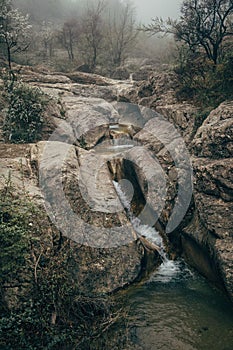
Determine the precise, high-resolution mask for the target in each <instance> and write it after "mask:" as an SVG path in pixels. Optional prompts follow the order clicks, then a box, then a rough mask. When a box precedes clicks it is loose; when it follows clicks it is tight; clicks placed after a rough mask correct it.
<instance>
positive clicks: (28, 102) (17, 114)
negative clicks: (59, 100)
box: [3, 82, 48, 143]
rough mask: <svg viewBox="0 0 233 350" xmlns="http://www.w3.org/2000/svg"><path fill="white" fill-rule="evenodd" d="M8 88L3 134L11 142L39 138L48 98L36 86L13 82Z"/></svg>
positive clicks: (30, 140) (29, 140)
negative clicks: (7, 104)
mask: <svg viewBox="0 0 233 350" xmlns="http://www.w3.org/2000/svg"><path fill="white" fill-rule="evenodd" d="M7 90H8V101H9V106H8V111H7V115H6V118H5V123H4V127H3V130H4V136H5V139H6V140H7V141H10V142H12V143H27V142H28V143H30V142H35V141H38V140H40V138H41V134H42V128H43V125H44V115H43V114H44V111H45V106H46V104H47V102H48V99H47V98H46V96H45V95H44V94H43V92H42V91H41V90H40V89H38V88H32V87H30V86H28V85H25V84H22V83H17V82H16V83H15V84H14V85H13V87H12V89H10V90H9V89H7Z"/></svg>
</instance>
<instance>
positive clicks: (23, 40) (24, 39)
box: [0, 0, 31, 70]
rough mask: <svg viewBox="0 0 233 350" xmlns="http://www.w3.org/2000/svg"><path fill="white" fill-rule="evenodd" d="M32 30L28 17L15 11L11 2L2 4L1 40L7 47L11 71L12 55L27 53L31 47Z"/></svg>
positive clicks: (2, 2)
mask: <svg viewBox="0 0 233 350" xmlns="http://www.w3.org/2000/svg"><path fill="white" fill-rule="evenodd" d="M30 29H31V25H29V23H28V15H26V16H24V15H22V14H21V13H20V11H19V10H18V9H13V8H12V6H11V1H10V0H5V1H1V2H0V40H1V42H2V44H3V46H4V47H5V50H6V57H7V61H8V66H9V69H10V70H11V64H12V54H13V53H16V52H22V51H25V50H27V49H28V47H29V45H30Z"/></svg>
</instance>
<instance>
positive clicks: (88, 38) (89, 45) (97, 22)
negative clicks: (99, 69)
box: [82, 0, 105, 71]
mask: <svg viewBox="0 0 233 350" xmlns="http://www.w3.org/2000/svg"><path fill="white" fill-rule="evenodd" d="M104 8H105V2H104V1H103V0H99V1H98V3H97V5H94V4H88V8H87V10H86V12H85V13H84V16H83V20H82V37H83V40H84V45H85V46H86V51H87V55H88V57H87V58H86V59H87V63H88V65H89V67H90V70H91V71H94V70H95V67H96V64H97V59H98V56H99V54H100V51H101V48H102V43H103V38H104V21H103V18H102V13H103V11H104Z"/></svg>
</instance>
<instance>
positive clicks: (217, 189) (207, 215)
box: [184, 102, 233, 297]
mask: <svg viewBox="0 0 233 350" xmlns="http://www.w3.org/2000/svg"><path fill="white" fill-rule="evenodd" d="M232 136H233V102H225V103H222V104H221V105H220V106H219V107H218V108H216V109H215V110H213V111H212V112H211V113H210V115H209V116H208V118H207V119H206V120H205V122H204V123H203V125H202V126H201V127H200V128H199V129H198V131H197V134H196V136H195V138H194V140H193V143H192V146H193V151H194V154H195V156H194V157H193V168H194V201H195V211H194V217H193V220H192V222H191V224H190V225H189V226H187V227H186V228H185V229H184V234H185V236H186V238H188V239H190V241H189V247H187V245H186V246H185V253H186V257H187V258H188V260H189V261H190V262H191V263H192V264H193V265H195V266H196V265H198V259H199V261H200V260H201V258H200V257H201V256H202V257H203V256H204V255H205V256H207V255H208V256H209V257H210V258H211V259H210V260H209V263H208V264H209V270H212V273H213V269H214V270H215V271H217V274H218V279H220V280H223V281H224V284H225V288H226V289H227V291H228V293H229V294H230V296H231V297H233V264H232V261H233V233H232V228H233V205H232V202H233V158H232V149H233V142H232V140H233V139H232ZM190 242H193V244H191V243H190ZM190 244H191V246H192V247H194V246H196V248H197V246H199V248H202V253H201V249H199V250H198V249H196V253H195V254H193V255H192V254H190V251H191V249H190ZM186 248H187V249H186ZM211 266H212V268H211ZM201 271H202V272H203V273H204V274H205V275H207V276H208V277H209V271H208V273H207V272H206V267H205V269H203V268H202V269H201ZM215 278H216V276H215ZM212 279H213V278H212Z"/></svg>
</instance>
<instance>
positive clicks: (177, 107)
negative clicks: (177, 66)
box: [125, 72, 198, 143]
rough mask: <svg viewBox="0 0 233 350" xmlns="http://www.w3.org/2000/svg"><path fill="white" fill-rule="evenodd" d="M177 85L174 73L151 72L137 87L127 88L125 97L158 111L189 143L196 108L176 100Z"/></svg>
mask: <svg viewBox="0 0 233 350" xmlns="http://www.w3.org/2000/svg"><path fill="white" fill-rule="evenodd" d="M177 86H178V81H177V76H176V74H175V73H172V72H163V73H153V74H151V75H150V77H149V79H148V80H147V81H144V82H142V83H141V84H139V83H138V86H137V88H135V87H134V88H133V89H128V91H127V92H126V94H125V98H127V100H128V101H131V102H134V103H138V104H140V105H142V106H146V107H148V108H151V109H153V110H155V111H156V112H158V113H160V114H161V115H162V116H163V117H165V118H167V120H169V121H170V122H171V123H173V124H174V125H175V126H176V127H177V128H178V130H179V132H180V134H181V135H182V137H183V138H184V139H185V141H186V142H187V143H189V142H190V141H191V140H192V137H193V133H194V131H195V117H196V114H197V111H198V108H196V107H194V106H193V105H191V104H190V103H188V102H179V101H178V100H177V98H176V96H175V91H176V88H177Z"/></svg>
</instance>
